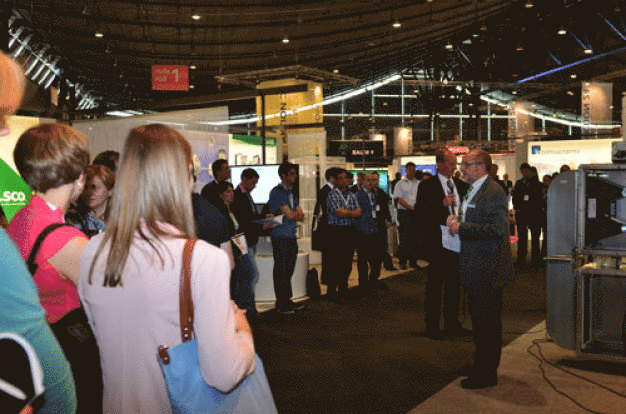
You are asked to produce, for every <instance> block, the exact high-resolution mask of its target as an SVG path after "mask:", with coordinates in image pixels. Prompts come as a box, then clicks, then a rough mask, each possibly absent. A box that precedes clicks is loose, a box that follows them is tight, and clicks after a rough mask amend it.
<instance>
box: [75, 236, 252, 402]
mask: <svg viewBox="0 0 626 414" xmlns="http://www.w3.org/2000/svg"><path fill="white" fill-rule="evenodd" d="M167 227H168V228H170V229H172V232H173V233H174V232H176V231H175V229H174V228H173V227H171V226H167ZM102 237H103V235H102V234H100V235H97V236H95V237H93V238H92V239H91V241H90V242H89V243H88V244H87V246H86V247H85V249H84V250H83V255H82V257H81V263H80V281H79V291H80V294H81V298H82V300H83V305H84V307H85V311H86V313H87V316H88V318H89V322H90V324H91V327H92V329H93V331H94V334H95V336H96V340H97V342H98V346H99V348H100V362H101V365H102V372H103V379H104V401H103V403H104V407H103V409H104V412H105V413H124V414H127V413H151V414H152V413H170V412H171V409H170V405H169V399H168V396H167V390H166V388H165V382H164V380H163V376H162V373H161V370H160V368H159V364H158V362H157V358H156V355H157V349H158V347H159V345H168V346H170V347H172V346H175V345H177V344H180V343H181V337H180V322H179V307H178V303H179V302H178V301H179V298H178V292H179V290H178V287H179V280H180V271H181V267H182V251H183V245H184V243H185V240H184V239H181V238H162V239H160V240H159V241H155V242H153V243H156V246H157V247H158V249H159V251H160V253H161V256H162V258H163V260H164V262H165V265H164V266H162V265H161V261H160V259H159V257H158V255H157V254H156V253H155V252H154V250H153V249H152V248H151V247H150V246H149V245H148V243H147V242H146V241H145V240H142V239H140V238H138V237H137V238H135V240H136V241H135V242H134V244H133V245H132V246H131V249H130V253H129V258H128V262H127V263H126V267H125V269H124V271H123V274H122V281H123V285H122V286H119V285H118V286H116V287H113V288H112V287H104V286H103V285H102V284H103V280H104V266H105V261H106V257H107V255H108V251H109V246H106V247H105V249H104V250H103V251H102V253H101V254H100V256H99V257H98V260H97V261H96V264H95V267H94V272H93V280H92V282H93V283H91V284H90V283H89V281H88V278H89V268H90V266H91V263H92V262H93V261H94V256H95V252H96V249H97V247H98V245H99V244H100V241H101V240H102ZM191 266H192V273H191V274H192V276H191V286H192V287H191V292H192V297H193V302H194V309H195V322H194V331H195V334H196V338H197V340H198V354H199V358H200V366H201V369H202V373H203V376H204V379H205V381H206V382H207V383H208V384H209V385H212V386H214V387H216V388H218V389H220V390H222V391H229V390H231V389H232V388H233V387H234V386H235V385H237V384H238V383H239V382H240V381H241V380H242V379H243V378H245V377H246V376H247V375H248V374H249V373H250V372H252V370H253V369H254V343H253V341H252V338H251V336H250V335H249V334H245V333H237V332H235V316H234V311H233V308H232V305H231V302H230V293H229V289H230V288H229V283H230V264H229V260H228V256H227V255H226V253H224V252H223V251H222V250H220V249H218V248H216V247H214V246H211V245H210V244H208V243H206V242H204V241H201V240H200V241H198V242H197V243H196V246H195V248H194V252H193V257H192V261H191Z"/></svg>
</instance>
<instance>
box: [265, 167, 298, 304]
mask: <svg viewBox="0 0 626 414" xmlns="http://www.w3.org/2000/svg"><path fill="white" fill-rule="evenodd" d="M278 176H279V177H280V180H281V182H280V184H278V185H277V186H276V187H274V188H273V189H272V191H270V197H269V201H268V203H267V204H268V207H269V214H273V215H274V216H279V215H282V216H283V217H282V220H283V221H282V224H280V225H277V226H276V227H274V228H273V229H272V233H271V240H272V252H273V254H274V270H273V277H274V294H275V295H276V310H277V311H278V313H281V314H283V315H288V314H292V313H294V312H296V311H299V310H302V309H303V308H304V305H303V304H302V303H295V302H294V301H293V300H291V298H292V296H293V291H292V289H291V278H292V276H293V272H294V270H295V267H296V260H297V258H298V241H297V240H296V231H297V229H298V223H297V222H298V221H302V220H303V219H304V213H303V211H302V208H301V207H300V203H299V200H298V197H297V196H296V195H295V194H294V193H293V187H294V185H295V184H296V181H297V180H298V169H297V166H296V165H295V164H292V163H290V162H284V163H282V164H281V165H280V167H278Z"/></svg>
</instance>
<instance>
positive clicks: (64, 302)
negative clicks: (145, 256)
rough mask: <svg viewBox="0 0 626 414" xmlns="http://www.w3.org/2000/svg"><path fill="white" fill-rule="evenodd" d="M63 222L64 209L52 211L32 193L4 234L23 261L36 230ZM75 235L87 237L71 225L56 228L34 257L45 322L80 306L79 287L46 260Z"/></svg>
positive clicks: (35, 237)
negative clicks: (27, 202) (7, 235)
mask: <svg viewBox="0 0 626 414" xmlns="http://www.w3.org/2000/svg"><path fill="white" fill-rule="evenodd" d="M63 221H64V219H63V210H61V209H60V208H56V209H54V210H53V209H52V208H51V207H50V205H48V203H47V202H46V201H45V200H44V199H42V198H41V197H38V196H36V195H33V196H32V198H31V199H30V203H29V204H28V205H27V206H24V207H23V208H22V209H21V210H20V211H18V213H17V214H16V215H15V216H14V217H13V219H12V220H11V223H9V227H8V228H7V233H8V234H9V236H10V237H11V239H12V240H13V242H14V243H15V245H16V246H17V248H18V249H19V251H20V253H21V254H22V258H23V259H24V261H26V260H28V255H29V254H30V251H31V249H32V248H33V245H34V244H35V240H37V236H39V233H41V232H42V231H43V229H44V228H46V226H48V225H50V224H53V223H63ZM77 236H78V237H84V238H85V239H87V236H85V235H84V234H83V233H82V232H81V231H80V230H78V229H76V228H74V227H61V228H58V229H56V230H55V231H53V232H52V233H50V234H49V235H48V237H46V239H45V240H44V242H43V243H42V244H41V247H40V248H39V253H38V254H37V256H36V257H35V263H36V264H37V265H38V268H37V271H36V272H35V275H34V277H33V279H34V281H35V284H36V285H37V290H38V291H39V300H40V301H41V306H42V307H43V308H44V310H45V311H46V320H47V321H48V323H54V322H56V321H58V320H59V319H61V318H62V317H63V316H65V315H66V314H67V313H68V312H69V311H71V310H73V309H76V308H78V307H80V299H79V298H78V290H77V289H76V286H75V285H74V283H73V282H72V281H70V280H67V279H65V278H64V277H63V276H61V275H60V274H59V272H57V271H56V269H55V268H53V267H52V265H51V264H50V263H49V262H48V260H49V259H50V258H51V257H52V256H54V255H55V254H56V253H57V252H58V251H59V250H61V248H62V247H63V246H65V245H66V244H67V243H68V242H69V241H70V240H72V239H73V238H74V237H77Z"/></svg>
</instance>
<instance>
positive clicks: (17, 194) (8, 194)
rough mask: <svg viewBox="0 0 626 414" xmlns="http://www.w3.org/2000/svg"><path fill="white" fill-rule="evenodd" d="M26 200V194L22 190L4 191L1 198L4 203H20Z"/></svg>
mask: <svg viewBox="0 0 626 414" xmlns="http://www.w3.org/2000/svg"><path fill="white" fill-rule="evenodd" d="M24 201H26V194H24V193H23V192H21V191H10V190H8V191H5V192H4V193H2V198H0V202H3V203H10V202H14V203H19V202H24Z"/></svg>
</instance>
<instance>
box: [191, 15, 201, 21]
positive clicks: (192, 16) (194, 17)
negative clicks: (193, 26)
mask: <svg viewBox="0 0 626 414" xmlns="http://www.w3.org/2000/svg"><path fill="white" fill-rule="evenodd" d="M191 18H192V19H194V20H200V15H199V14H198V13H194V14H192V15H191Z"/></svg>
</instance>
